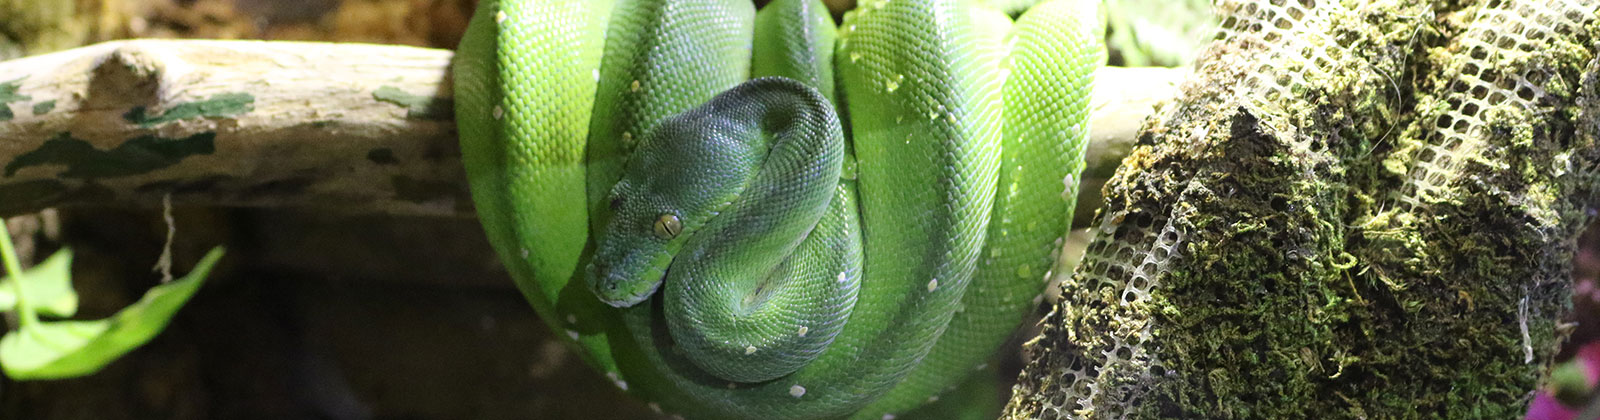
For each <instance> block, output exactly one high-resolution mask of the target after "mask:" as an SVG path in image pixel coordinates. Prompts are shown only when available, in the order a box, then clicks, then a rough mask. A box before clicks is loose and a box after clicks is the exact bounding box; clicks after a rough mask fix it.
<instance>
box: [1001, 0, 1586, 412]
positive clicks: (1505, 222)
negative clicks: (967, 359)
mask: <svg viewBox="0 0 1600 420" xmlns="http://www.w3.org/2000/svg"><path fill="white" fill-rule="evenodd" d="M1524 3H1529V4H1524ZM1532 3H1533V2H1519V1H1508V2H1503V3H1496V4H1498V5H1499V6H1500V7H1503V9H1486V8H1480V7H1467V8H1465V9H1462V10H1454V9H1445V8H1440V9H1429V7H1436V5H1431V4H1415V3H1410V2H1378V3H1376V4H1373V5H1370V6H1366V7H1364V8H1361V9H1359V10H1356V9H1347V8H1345V7H1344V6H1343V5H1341V4H1339V3H1323V2H1318V3H1317V4H1316V5H1315V7H1311V8H1305V7H1302V6H1303V5H1306V4H1307V3H1299V4H1294V3H1291V4H1290V5H1287V6H1284V7H1285V8H1288V9H1295V10H1293V11H1289V10H1287V9H1278V8H1266V7H1260V8H1257V7H1254V6H1257V5H1255V4H1250V3H1245V4H1242V5H1234V6H1237V7H1236V8H1234V9H1227V10H1225V13H1227V14H1229V15H1230V16H1228V17H1226V18H1225V19H1224V21H1225V22H1229V23H1230V25H1231V26H1229V27H1228V28H1227V31H1226V32H1227V33H1229V34H1231V35H1233V36H1227V37H1224V41H1223V42H1221V43H1219V44H1218V45H1217V46H1214V47H1213V49H1212V50H1211V51H1209V52H1208V53H1207V54H1208V55H1207V57H1205V58H1203V59H1201V61H1200V64H1199V71H1198V72H1197V73H1198V74H1199V75H1200V79H1198V80H1196V81H1195V82H1194V83H1192V85H1191V87H1189V88H1187V89H1186V92H1185V96H1184V97H1183V98H1181V99H1180V101H1179V102H1177V103H1175V104H1173V105H1172V106H1170V107H1168V108H1166V109H1163V110H1161V111H1159V112H1158V114H1157V115H1156V116H1154V117H1153V118H1151V120H1150V121H1151V123H1150V125H1149V126H1148V127H1147V130H1146V131H1145V134H1144V136H1143V137H1142V138H1141V146H1139V147H1138V148H1137V149H1136V150H1135V151H1134V152H1133V153H1132V154H1131V155H1130V157H1129V158H1128V159H1127V160H1126V164H1125V165H1124V167H1123V168H1121V169H1120V170H1119V171H1118V173H1117V175H1116V176H1114V177H1113V178H1112V179H1111V181H1110V182H1108V184H1107V187H1106V189H1105V193H1106V196H1105V198H1106V202H1107V207H1106V208H1104V209H1102V213H1103V214H1104V215H1105V216H1103V218H1102V219H1101V221H1100V228H1099V230H1098V235H1099V236H1097V237H1096V239H1095V240H1094V241H1093V242H1092V243H1091V244H1090V245H1089V249H1088V252H1087V255H1086V256H1085V258H1084V260H1083V261H1082V263H1080V265H1079V270H1078V272H1076V273H1075V274H1074V276H1073V277H1072V279H1071V280H1069V281H1067V282H1065V283H1064V284H1063V298H1062V299H1063V302H1062V303H1061V304H1060V305H1059V306H1058V307H1056V308H1055V310H1054V311H1053V315H1052V316H1051V317H1050V318H1048V319H1047V320H1046V324H1045V331H1044V334H1043V335H1042V336H1041V337H1040V338H1039V339H1037V340H1035V341H1034V342H1032V343H1031V344H1030V346H1029V350H1030V351H1031V352H1032V354H1033V355H1034V356H1035V358H1034V360H1033V361H1032V362H1030V364H1029V366H1028V367H1027V370H1026V371H1025V372H1024V374H1023V375H1022V378H1021V383H1020V384H1019V386H1018V388H1017V390H1016V393H1015V394H1014V396H1013V400H1012V402H1011V404H1010V406H1009V407H1008V409H1007V411H1008V413H1007V416H1008V418H1016V419H1021V418H1030V419H1031V418H1046V419H1049V418H1064V417H1074V418H1123V417H1127V418H1154V417H1184V418H1328V417H1333V418H1434V417H1438V418H1516V417H1520V416H1521V414H1522V412H1523V410H1525V407H1526V404H1527V402H1528V399H1529V398H1530V396H1531V395H1532V394H1531V391H1532V390H1533V389H1534V388H1535V387H1536V386H1537V385H1538V384H1539V383H1540V381H1542V380H1543V379H1542V378H1543V375H1544V371H1545V368H1546V366H1547V365H1548V364H1549V362H1550V361H1551V358H1552V357H1553V356H1554V354H1555V351H1556V349H1557V348H1558V346H1559V344H1560V342H1561V340H1562V337H1563V336H1564V334H1565V333H1564V332H1563V331H1562V329H1561V328H1560V327H1559V320H1560V317H1561V316H1562V315H1563V314H1564V313H1565V311H1566V310H1567V308H1568V305H1569V293H1570V284H1569V280H1568V279H1569V275H1570V273H1569V271H1570V267H1571V256H1572V253H1573V247H1574V244H1573V241H1574V239H1575V238H1576V234H1577V232H1578V231H1579V229H1580V228H1582V227H1583V226H1584V225H1585V224H1586V223H1588V221H1589V220H1590V218H1591V217H1592V216H1590V215H1589V214H1588V212H1587V210H1588V209H1589V208H1592V206H1593V204H1594V203H1593V198H1592V197H1595V196H1596V193H1597V191H1596V190H1595V188H1596V186H1597V185H1600V179H1597V177H1596V166H1597V165H1600V144H1597V139H1596V138H1595V133H1594V132H1595V131H1600V128H1595V127H1590V128H1588V129H1587V131H1585V129H1584V128H1582V127H1580V126H1579V125H1580V124H1585V121H1589V123H1587V124H1589V125H1591V126H1593V125H1597V124H1595V123H1593V121H1595V118H1597V117H1600V113H1597V112H1596V110H1595V109H1596V108H1600V107H1597V106H1596V105H1593V104H1594V103H1595V102H1596V101H1600V92H1597V91H1600V87H1597V86H1595V85H1600V82H1593V80H1594V79H1595V78H1596V77H1597V76H1596V74H1595V73H1596V72H1600V68H1596V67H1600V65H1597V64H1594V63H1595V60H1596V59H1595V50H1596V48H1595V47H1594V46H1596V45H1600V40H1597V37H1596V36H1595V33H1596V31H1597V29H1596V28H1597V27H1600V24H1597V23H1596V22H1595V20H1596V19H1595V18H1594V16H1595V11H1596V10H1595V9H1596V7H1597V6H1596V3H1595V2H1592V1H1591V2H1588V3H1586V4H1570V3H1567V4H1559V5H1555V6H1547V5H1543V4H1532ZM1485 7H1486V6H1485ZM1551 7H1568V8H1571V10H1553V9H1550V8H1551ZM1279 14H1281V15H1279ZM1524 14H1527V15H1524ZM1441 16H1442V17H1443V18H1438V17H1441ZM1452 17H1453V18H1452ZM1574 20H1576V21H1580V22H1579V23H1578V24H1572V23H1571V22H1570V21H1574ZM1260 22H1266V24H1257V23H1260ZM1278 22H1285V23H1278ZM1502 24H1505V25H1511V24H1515V25H1517V28H1516V29H1515V31H1516V32H1517V33H1518V36H1517V37H1514V38H1506V37H1503V36H1501V35H1500V32H1501V31H1505V30H1509V29H1502V28H1501V27H1500V25H1502ZM1285 26H1287V27H1285ZM1524 33H1537V36H1526V35H1522V34H1524ZM1241 34H1242V35H1247V36H1240V35H1241ZM1274 42H1276V44H1273V43H1274ZM1506 43H1511V44H1510V46H1509V47H1508V46H1505V45H1506ZM1583 66H1590V68H1589V69H1588V70H1585V69H1584V67H1583ZM1579 80H1586V81H1589V82H1587V83H1588V85H1584V87H1582V88H1581V89H1580V88H1579V87H1578V86H1576V81H1579ZM1584 101H1588V102H1587V103H1588V104H1590V105H1588V107H1589V108H1582V106H1584V105H1583V104H1585V103H1586V102H1584ZM1585 132H1587V133H1588V134H1583V133H1585Z"/></svg>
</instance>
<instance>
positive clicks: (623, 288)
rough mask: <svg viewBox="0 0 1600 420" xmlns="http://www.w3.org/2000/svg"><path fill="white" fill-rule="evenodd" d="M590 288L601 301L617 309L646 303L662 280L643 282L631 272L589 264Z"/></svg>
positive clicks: (599, 264)
mask: <svg viewBox="0 0 1600 420" xmlns="http://www.w3.org/2000/svg"><path fill="white" fill-rule="evenodd" d="M588 274H589V287H590V289H591V290H592V291H593V292H594V294H595V296H596V297H599V298H600V301H602V302H605V303H606V304H607V305H611V306H613V307H617V308H626V307H629V306H633V305H637V304H639V302H644V301H645V300H646V299H649V298H650V295H652V294H654V293H655V291H656V288H657V287H659V286H660V284H661V283H660V280H659V279H655V281H648V282H641V281H639V278H638V275H637V274H635V273H633V272H632V271H631V270H625V269H618V268H617V267H615V266H613V265H611V264H606V263H604V262H600V261H595V262H593V263H591V264H589V273H588Z"/></svg>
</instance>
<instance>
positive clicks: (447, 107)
mask: <svg viewBox="0 0 1600 420" xmlns="http://www.w3.org/2000/svg"><path fill="white" fill-rule="evenodd" d="M372 99H376V100H377V101H379V102H385V103H390V104H395V105H399V106H402V107H405V109H406V118H408V119H415V120H451V119H453V118H455V102H454V101H452V100H450V99H445V98H438V97H434V96H426V95H412V94H410V93H407V92H406V91H404V90H401V89H400V88H397V87H394V86H383V87H379V88H378V90H375V91H373V92H372Z"/></svg>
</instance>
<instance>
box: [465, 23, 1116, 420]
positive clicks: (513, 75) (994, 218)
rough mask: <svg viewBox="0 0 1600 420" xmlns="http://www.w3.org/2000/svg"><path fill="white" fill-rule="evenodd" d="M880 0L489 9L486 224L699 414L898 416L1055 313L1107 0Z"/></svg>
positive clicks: (534, 273)
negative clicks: (1043, 294) (998, 0)
mask: <svg viewBox="0 0 1600 420" xmlns="http://www.w3.org/2000/svg"><path fill="white" fill-rule="evenodd" d="M862 3H863V4H862V5H861V6H860V7H859V8H858V9H857V10H855V11H852V12H850V13H848V14H847V15H846V17H845V19H844V21H843V23H842V25H840V26H837V27H836V26H835V25H834V23H833V21H832V20H831V19H830V18H829V16H828V15H827V12H826V10H825V9H824V8H822V6H821V4H820V3H819V2H818V1H817V0H776V1H773V2H772V3H771V4H769V5H767V6H766V7H765V8H763V9H762V10H761V11H760V13H759V14H758V13H756V12H755V10H753V7H751V4H750V3H749V2H748V1H740V0H673V1H669V0H617V1H616V2H614V3H612V2H593V1H590V0H484V1H482V2H480V5H479V9H478V12H477V13H476V14H475V16H474V19H473V22H472V24H471V26H470V27H469V29H468V33H467V35H466V37H465V38H464V39H463V42H462V46H461V50H460V52H459V53H458V57H459V59H458V62H457V65H456V77H457V119H458V123H459V124H460V126H461V134H462V148H463V158H464V160H465V162H466V166H467V170H468V175H469V180H470V182H471V183H472V190H473V194H474V200H475V201H476V203H477V204H478V208H479V212H480V217H481V219H482V220H483V223H484V227H485V230H486V231H487V232H488V233H489V238H490V240H491V242H492V243H493V244H494V245H495V247H496V249H497V250H498V251H499V252H500V255H501V258H502V260H503V261H505V263H506V265H507V267H508V269H509V270H510V271H511V273H512V275H513V277H514V278H515V279H516V280H517V282H518V284H519V285H520V286H521V288H522V289H523V291H524V293H525V294H526V295H527V297H528V298H529V301H530V302H531V303H532V304H533V306H534V309H535V310H536V311H538V312H539V314H540V315H541V316H542V317H543V318H544V319H546V320H547V322H549V323H550V325H551V326H552V327H553V328H556V329H559V330H564V331H566V332H567V334H568V335H569V336H570V337H572V338H573V339H574V341H575V342H576V343H577V345H578V346H579V347H580V348H581V349H582V350H583V352H582V353H583V354H584V356H585V358H586V360H587V361H589V362H590V363H591V364H593V365H594V366H595V367H596V368H598V369H599V370H601V371H602V372H605V373H606V374H607V376H609V377H610V378H612V380H614V381H615V382H616V384H617V385H618V386H619V387H621V388H623V389H625V390H628V391H629V392H631V393H634V394H637V395H639V396H640V397H642V398H645V399H647V400H649V401H651V402H653V403H656V404H658V405H659V406H660V407H662V408H664V409H665V410H667V411H670V412H673V413H680V414H685V415H688V416H690V417H693V418H773V419H812V418H842V417H851V418H871V419H877V418H881V417H883V416H885V415H887V414H898V413H905V412H907V411H909V410H912V409H914V408H916V407H918V406H920V405H923V404H925V403H926V402H927V401H929V400H931V399H937V396H938V395H939V393H941V392H944V391H945V390H946V389H948V388H950V387H952V386H954V385H956V384H958V383H960V382H962V381H963V380H964V379H965V378H966V377H967V376H970V375H969V373H970V372H972V371H973V368H974V367H977V366H982V365H983V364H984V363H985V361H987V360H988V358H989V356H990V355H991V354H992V353H993V351H994V349H995V348H996V346H998V344H999V343H1000V342H1001V341H1003V340H1004V339H1005V338H1006V337H1007V336H1008V335H1009V333H1010V331H1011V330H1013V329H1014V328H1015V326H1016V324H1017V322H1018V321H1019V320H1020V319H1021V317H1022V315H1023V314H1024V313H1025V312H1026V311H1027V310H1028V309H1029V308H1031V307H1033V305H1034V304H1035V303H1034V299H1035V297H1036V296H1037V294H1038V293H1039V291H1040V290H1041V288H1042V286H1043V283H1042V282H1041V279H1042V278H1043V277H1044V276H1045V275H1046V272H1047V271H1048V270H1049V269H1050V266H1051V263H1052V262H1053V259H1054V253H1053V252H1052V250H1053V249H1055V248H1057V247H1059V244H1060V243H1059V241H1060V237H1061V235H1063V234H1064V233H1065V231H1066V228H1067V223H1068V221H1069V220H1070V215H1071V213H1070V209H1071V205H1072V202H1071V200H1072V198H1073V197H1074V196H1075V194H1076V185H1075V182H1073V179H1074V177H1075V176H1076V174H1077V173H1078V171H1079V170H1080V168H1081V166H1082V153H1083V148H1084V138H1085V137H1086V134H1087V122H1086V120H1087V118H1086V116H1087V111H1086V104H1087V100H1086V98H1087V92H1088V90H1089V83H1090V81H1091V80H1092V79H1091V78H1092V71H1093V69H1094V68H1095V67H1096V66H1098V65H1099V63H1100V62H1101V61H1102V60H1103V56H1104V53H1103V51H1102V49H1101V47H1100V46H1099V44H1098V33H1097V32H1098V27H1097V26H1096V25H1097V24H1098V19H1097V17H1096V15H1095V7H1094V5H1093V3H1092V2H1083V1H1077V0H1052V1H1046V2H1044V3H1043V4H1040V5H1038V6H1036V7H1034V8H1033V9H1031V10H1029V11H1028V12H1026V13H1024V14H1023V15H1022V16H1021V17H1020V18H1018V19H1017V20H1016V21H1015V22H1013V21H1012V20H1011V19H1010V18H1008V17H1006V16H1005V15H1004V14H1002V13H1000V12H998V11H996V10H992V9H989V8H987V7H985V6H983V5H981V4H979V3H977V2H973V1H960V0H921V1H911V0H892V1H890V0H877V1H863V2H862ZM774 76H776V77H774ZM752 77H756V79H755V80H751V81H748V82H744V80H746V79H750V78H752ZM741 82H742V83H741ZM836 84H837V86H836ZM949 412H955V411H949Z"/></svg>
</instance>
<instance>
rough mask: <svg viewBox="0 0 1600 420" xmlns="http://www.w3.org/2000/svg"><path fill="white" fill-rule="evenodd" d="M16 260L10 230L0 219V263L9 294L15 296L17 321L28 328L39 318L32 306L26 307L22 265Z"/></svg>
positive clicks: (2, 219) (3, 220)
mask: <svg viewBox="0 0 1600 420" xmlns="http://www.w3.org/2000/svg"><path fill="white" fill-rule="evenodd" d="M17 260H18V258H17V251H16V249H15V248H14V247H13V246H12V245H11V229H10V228H9V227H6V223H5V219H4V218H0V261H4V262H5V265H6V277H8V278H10V279H11V289H12V290H11V292H12V293H15V294H16V296H17V320H18V322H19V323H20V324H21V326H23V327H30V326H33V325H34V324H36V323H38V322H39V316H38V314H35V313H34V312H33V307H32V306H28V302H26V299H27V297H26V296H24V295H23V293H22V282H23V279H22V264H21V263H20V262H18V261H17Z"/></svg>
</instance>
